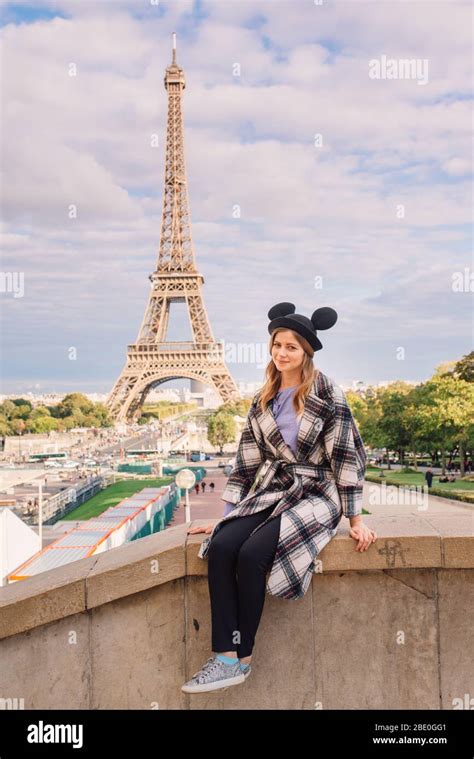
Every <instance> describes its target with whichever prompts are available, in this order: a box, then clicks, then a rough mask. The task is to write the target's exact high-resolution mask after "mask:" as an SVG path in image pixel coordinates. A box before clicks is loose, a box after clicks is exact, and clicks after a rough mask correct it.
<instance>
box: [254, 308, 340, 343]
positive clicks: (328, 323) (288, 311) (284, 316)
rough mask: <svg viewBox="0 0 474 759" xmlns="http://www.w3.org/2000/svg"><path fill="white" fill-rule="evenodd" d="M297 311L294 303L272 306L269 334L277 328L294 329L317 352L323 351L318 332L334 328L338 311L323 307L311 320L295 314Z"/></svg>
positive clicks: (269, 316) (317, 310)
mask: <svg viewBox="0 0 474 759" xmlns="http://www.w3.org/2000/svg"><path fill="white" fill-rule="evenodd" d="M295 311H296V306H295V304H294V303H277V304H276V305H274V306H272V307H271V309H270V311H269V312H268V318H269V319H270V323H269V325H268V331H269V333H270V334H271V333H272V332H273V330H274V329H276V328H277V327H285V328H286V329H292V330H293V331H294V332H297V333H298V334H299V335H301V337H304V338H305V340H307V341H308V343H309V344H310V345H311V347H312V348H314V350H315V351H319V350H321V348H322V347H323V346H322V343H321V341H320V339H319V337H318V336H317V332H316V330H318V329H330V328H331V327H333V326H334V325H335V323H336V322H337V311H335V310H334V309H333V308H331V307H330V306H323V307H322V308H317V309H316V311H313V313H312V315H311V319H308V317H307V316H303V314H295Z"/></svg>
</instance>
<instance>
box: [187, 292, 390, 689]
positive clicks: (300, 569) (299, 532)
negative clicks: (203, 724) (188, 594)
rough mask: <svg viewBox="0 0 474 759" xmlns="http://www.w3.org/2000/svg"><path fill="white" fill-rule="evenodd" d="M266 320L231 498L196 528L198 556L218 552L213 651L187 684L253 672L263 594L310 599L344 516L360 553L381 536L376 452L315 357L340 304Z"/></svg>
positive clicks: (212, 566) (222, 683)
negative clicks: (375, 523)
mask: <svg viewBox="0 0 474 759" xmlns="http://www.w3.org/2000/svg"><path fill="white" fill-rule="evenodd" d="M268 318H269V319H270V323H269V325H268V331H269V332H270V335H271V337H270V344H269V349H270V354H271V360H270V362H269V364H268V365H267V367H266V382H265V384H264V386H263V387H262V388H261V389H260V390H259V391H258V393H256V395H255V397H254V399H253V401H252V405H251V407H250V410H249V413H248V416H247V421H246V424H245V427H244V430H243V432H242V436H241V439H240V442H239V447H238V451H237V455H236V459H235V466H234V469H233V470H232V473H231V475H230V477H229V479H228V481H227V484H226V488H225V490H224V493H223V496H222V498H223V500H225V501H226V508H225V512H224V516H223V518H222V519H221V520H219V521H218V522H217V523H216V524H215V525H213V524H209V525H204V526H201V527H191V528H190V529H188V533H198V532H205V533H210V537H208V538H205V539H204V541H203V543H202V544H201V548H200V551H199V556H200V558H202V559H205V558H208V584H209V595H210V601H211V622H212V649H213V655H212V656H211V657H210V658H209V659H208V660H207V662H206V663H205V664H204V666H203V667H202V669H200V670H199V672H196V673H195V674H194V675H193V677H192V678H191V680H189V681H188V682H187V683H185V684H184V685H183V686H182V690H183V691H184V692H185V693H203V692H207V691H213V690H218V689H220V688H227V687H229V686H231V685H236V684H238V683H241V682H243V681H244V680H245V679H246V678H247V677H248V675H249V674H250V660H251V655H252V651H253V647H254V643H255V635H256V632H257V629H258V625H259V623H260V619H261V615H262V611H263V606H264V601H265V592H268V594H269V595H273V596H279V597H281V598H286V599H297V598H302V597H303V596H304V595H305V593H306V591H307V590H308V588H309V586H310V584H311V579H312V575H313V572H314V566H315V562H316V557H317V555H318V554H319V553H320V551H321V550H322V548H323V547H324V546H325V545H326V544H327V543H328V542H329V541H330V540H331V539H332V538H333V537H334V536H335V535H336V532H337V526H338V524H339V522H340V520H341V518H342V516H343V515H344V516H346V517H348V519H349V522H350V532H349V534H350V536H351V537H352V538H354V540H356V541H357V545H356V546H355V550H357V551H361V552H362V551H366V550H367V549H368V548H369V546H370V545H371V543H373V542H375V540H376V537H377V536H376V534H375V532H374V530H372V529H370V528H369V527H368V526H367V525H365V524H364V522H363V520H362V516H361V512H362V488H363V481H364V475H365V466H366V454H365V450H364V445H363V442H362V439H361V437H360V434H359V431H358V429H357V426H356V423H355V420H354V418H353V415H352V413H351V410H350V408H349V405H348V403H347V399H346V397H345V394H344V392H343V390H342V388H340V387H339V386H338V385H336V384H335V383H334V382H333V380H331V379H330V378H329V377H327V376H326V375H325V374H323V372H321V371H320V370H319V369H317V368H316V367H315V366H314V364H313V356H314V352H315V351H317V350H320V349H321V348H322V347H323V346H322V344H321V342H320V340H319V338H318V336H317V330H324V329H329V328H330V327H332V326H333V325H334V324H335V323H336V320H337V313H336V312H335V311H334V309H332V308H318V309H316V311H314V313H313V314H312V316H311V319H308V317H306V316H303V315H301V314H295V306H294V304H293V303H278V304H276V305H275V306H273V307H272V308H271V309H270V310H269V312H268Z"/></svg>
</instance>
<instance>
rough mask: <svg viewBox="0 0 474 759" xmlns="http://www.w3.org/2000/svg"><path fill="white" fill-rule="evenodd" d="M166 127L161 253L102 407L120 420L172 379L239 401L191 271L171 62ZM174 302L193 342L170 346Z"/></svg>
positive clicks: (181, 83) (176, 76) (177, 70)
mask: <svg viewBox="0 0 474 759" xmlns="http://www.w3.org/2000/svg"><path fill="white" fill-rule="evenodd" d="M164 83H165V89H166V90H167V92H168V125H167V134H166V165H165V188H164V195H163V213H162V220H161V238H160V249H159V254H158V261H157V266H156V270H155V271H154V272H153V274H151V275H150V277H149V279H150V281H151V283H152V288H151V291H150V296H149V300H148V305H147V308H146V310H145V315H144V318H143V321H142V324H141V327H140V331H139V333H138V337H137V339H136V342H135V343H133V344H132V345H129V346H128V348H127V360H126V364H125V367H124V369H123V370H122V373H121V374H120V376H119V378H118V380H117V382H116V383H115V385H114V387H113V389H112V392H111V393H110V395H109V397H108V399H107V401H106V406H107V408H108V410H109V413H110V415H111V416H112V417H113V418H114V419H115V420H117V421H125V420H129V421H131V420H134V419H136V418H137V417H138V416H139V415H140V411H141V407H142V405H143V402H144V400H145V398H146V396H147V394H148V393H149V391H150V390H151V389H152V388H153V387H156V386H158V385H160V384H162V383H163V382H166V381H168V380H170V379H179V378H189V379H190V380H192V381H193V380H194V381H195V382H196V383H202V384H206V385H209V386H211V387H213V388H214V389H215V391H216V392H217V394H218V395H219V396H220V398H221V399H222V401H223V402H224V403H225V402H227V401H230V400H237V399H238V398H240V393H239V390H238V388H237V386H236V384H235V382H234V380H233V378H232V376H231V374H230V372H229V370H228V369H227V366H226V364H225V361H224V348H223V345H222V344H221V343H218V342H216V341H215V340H214V336H213V334H212V330H211V325H210V323H209V319H208V316H207V313H206V307H205V305H204V300H203V297H202V290H201V285H203V284H204V277H203V276H202V274H200V273H199V272H198V270H197V269H196V261H195V257H194V249H193V242H192V237H191V218H190V213H189V204H188V190H187V181H186V166H185V160H184V140H183V116H182V108H181V99H182V94H183V90H184V88H185V78H184V71H183V69H182V68H181V67H180V66H178V64H177V63H176V34H175V33H173V59H172V63H171V65H170V66H168V68H167V69H166V73H165V78H164ZM171 303H186V307H187V312H188V316H189V321H190V325H191V331H192V336H193V339H192V340H191V341H189V342H176V341H174V342H173V341H167V340H166V333H167V328H168V320H169V310H170V304H171Z"/></svg>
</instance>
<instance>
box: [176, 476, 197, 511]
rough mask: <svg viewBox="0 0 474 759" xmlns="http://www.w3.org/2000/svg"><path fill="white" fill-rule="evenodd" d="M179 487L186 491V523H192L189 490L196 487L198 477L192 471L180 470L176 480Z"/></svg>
mask: <svg viewBox="0 0 474 759" xmlns="http://www.w3.org/2000/svg"><path fill="white" fill-rule="evenodd" d="M174 479H175V482H176V484H177V486H178V487H179V488H182V489H183V490H184V491H185V507H184V521H185V522H190V521H191V510H190V506H189V493H188V490H189V489H190V488H192V487H194V484H195V482H196V475H195V474H194V472H193V470H192V469H180V470H179V472H178V474H177V475H176V477H175V478H174Z"/></svg>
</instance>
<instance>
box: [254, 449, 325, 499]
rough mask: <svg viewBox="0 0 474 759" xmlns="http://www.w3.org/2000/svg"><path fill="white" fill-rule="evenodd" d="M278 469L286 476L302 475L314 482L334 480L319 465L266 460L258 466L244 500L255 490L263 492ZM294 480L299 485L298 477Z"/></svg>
mask: <svg viewBox="0 0 474 759" xmlns="http://www.w3.org/2000/svg"><path fill="white" fill-rule="evenodd" d="M280 468H281V469H282V470H283V471H284V472H287V473H288V474H294V475H298V474H302V475H305V476H306V477H313V478H314V479H315V480H316V481H317V480H334V475H333V474H332V472H331V471H330V470H328V469H327V467H324V466H320V465H319V464H299V463H298V462H293V461H286V459H281V458H273V459H272V458H267V459H265V461H264V462H263V463H262V464H261V465H260V467H259V469H258V471H257V474H256V476H255V480H254V482H253V484H252V487H251V488H250V490H249V491H248V493H247V496H246V498H247V497H248V496H249V495H251V494H252V493H253V492H255V490H256V489H260V488H262V489H263V490H265V488H267V487H268V485H269V484H270V482H271V481H272V479H273V477H274V475H275V474H276V472H277V471H278V470H279V469H280ZM295 480H296V481H297V482H298V484H300V483H301V481H300V479H299V477H295ZM291 489H292V488H291Z"/></svg>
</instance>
